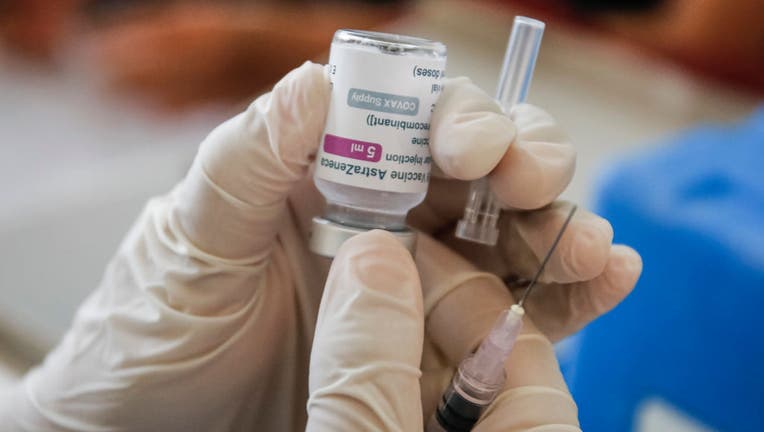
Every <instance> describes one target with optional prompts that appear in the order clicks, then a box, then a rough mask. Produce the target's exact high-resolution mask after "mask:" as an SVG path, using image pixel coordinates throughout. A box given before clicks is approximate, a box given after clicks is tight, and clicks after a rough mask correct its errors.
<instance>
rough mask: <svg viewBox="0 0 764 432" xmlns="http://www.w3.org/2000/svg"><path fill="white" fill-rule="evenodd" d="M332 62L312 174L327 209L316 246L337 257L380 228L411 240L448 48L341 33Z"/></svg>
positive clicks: (316, 230) (317, 229)
mask: <svg viewBox="0 0 764 432" xmlns="http://www.w3.org/2000/svg"><path fill="white" fill-rule="evenodd" d="M328 67H329V75H330V79H331V82H332V93H331V101H330V105H329V112H328V115H327V120H326V127H325V129H324V134H323V136H322V142H321V145H320V146H319V151H318V154H317V156H316V170H315V177H314V181H315V184H316V186H317V187H318V189H319V191H321V193H322V194H323V196H324V197H325V198H326V201H327V209H326V213H325V215H324V217H323V218H318V219H317V220H316V221H315V223H314V233H313V238H312V240H311V246H312V248H313V250H314V251H315V252H317V253H320V254H322V255H328V256H333V255H334V253H333V252H332V251H333V250H335V249H336V248H338V247H339V244H341V243H342V241H344V240H346V239H347V238H348V237H350V236H352V235H354V234H355V233H358V232H363V231H365V230H369V229H376V228H379V229H385V230H388V231H391V232H393V233H399V234H400V236H401V237H403V238H409V237H411V236H412V234H411V233H410V231H408V229H407V228H406V214H407V213H408V211H409V210H410V209H411V208H413V207H415V206H416V205H418V204H419V203H421V202H422V200H424V197H425V195H426V193H427V185H428V183H429V179H430V166H431V164H432V159H431V157H430V150H429V132H430V117H431V114H432V110H433V108H434V106H435V101H436V100H437V98H438V96H439V95H440V92H441V90H442V81H443V79H444V77H445V67H446V47H445V45H443V44H442V43H439V42H434V41H429V40H426V39H420V38H414V37H408V36H400V35H393V34H385V33H376V32H367V31H358V30H338V31H337V32H336V33H335V35H334V39H333V41H332V47H331V52H330V55H329V66H328ZM404 243H405V241H404Z"/></svg>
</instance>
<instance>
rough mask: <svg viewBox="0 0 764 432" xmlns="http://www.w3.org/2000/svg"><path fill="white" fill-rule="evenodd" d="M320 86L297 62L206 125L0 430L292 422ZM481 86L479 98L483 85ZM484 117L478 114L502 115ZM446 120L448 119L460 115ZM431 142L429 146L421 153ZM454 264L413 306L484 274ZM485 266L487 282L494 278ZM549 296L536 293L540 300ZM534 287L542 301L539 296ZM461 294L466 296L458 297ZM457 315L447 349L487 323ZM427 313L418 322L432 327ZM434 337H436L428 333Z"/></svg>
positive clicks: (5, 413) (312, 282)
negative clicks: (188, 160)
mask: <svg viewBox="0 0 764 432" xmlns="http://www.w3.org/2000/svg"><path fill="white" fill-rule="evenodd" d="M328 95H329V84H328V80H327V78H326V76H325V74H324V71H323V68H322V67H320V66H317V65H312V64H306V65H304V66H303V67H301V68H299V69H297V70H296V71H293V72H292V73H290V74H289V75H287V77H285V78H284V79H283V80H282V81H281V82H280V83H279V84H278V85H277V86H276V87H275V88H274V91H273V92H272V93H271V94H269V95H265V96H263V97H261V98H259V99H258V100H257V101H256V102H255V103H253V105H252V106H250V108H249V109H248V110H247V111H246V112H245V113H243V114H241V115H239V116H237V117H235V118H233V119H232V120H230V121H228V122H226V123H224V124H223V125H221V126H220V127H219V128H218V129H216V130H215V131H214V132H213V133H212V134H211V135H210V136H209V137H208V138H207V139H206V140H205V142H204V143H203V144H202V147H201V149H200V152H199V155H198V157H197V159H196V160H195V163H194V166H193V168H192V169H191V171H190V172H189V174H188V176H187V177H186V179H184V181H183V182H182V183H181V184H180V185H179V187H178V188H176V189H175V190H174V191H173V193H171V194H170V195H169V196H167V197H163V198H159V199H156V200H153V201H152V202H150V203H149V205H148V206H147V208H146V209H145V211H144V213H143V214H142V216H141V218H140V219H139V220H138V222H137V223H136V225H135V226H134V227H133V229H132V230H131V231H130V233H129V234H128V236H127V238H126V239H125V241H124V242H123V244H122V245H121V247H120V250H119V251H118V253H117V255H116V257H115V258H114V260H113V261H112V262H111V263H110V265H109V268H108V269H107V272H106V274H105V275H104V279H103V281H102V283H101V285H100V287H99V288H98V289H97V290H96V291H95V292H94V294H93V295H91V297H90V298H89V299H88V300H87V301H86V302H85V303H84V304H83V306H82V307H81V308H80V310H79V311H78V314H77V316H76V318H75V321H74V323H73V325H72V328H71V329H70V330H69V332H68V333H67V335H66V337H65V338H64V340H63V341H62V342H61V344H60V345H59V346H58V347H57V348H56V349H55V350H54V351H53V352H52V353H51V354H50V355H49V356H48V357H47V358H46V361H45V363H44V364H43V365H42V366H41V367H40V368H38V369H36V370H34V371H33V372H31V373H30V374H29V375H27V376H26V377H25V379H24V380H23V382H22V384H21V386H20V387H19V388H18V389H16V390H15V391H14V392H13V393H11V394H10V395H7V396H6V399H5V400H4V401H3V403H0V410H2V414H0V425H1V426H2V429H3V430H17V429H19V430H189V429H191V430H212V431H214V430H251V429H253V428H257V429H258V430H299V429H302V428H303V427H304V425H305V423H306V414H305V409H304V406H305V405H304V403H305V401H306V400H307V396H308V380H307V369H308V353H309V350H310V347H311V345H312V335H313V330H314V323H315V317H316V312H317V308H318V299H319V298H320V294H321V288H322V286H323V282H324V280H325V263H322V262H321V261H320V260H319V259H318V258H316V257H315V256H313V255H311V254H310V253H309V252H308V251H307V247H306V242H305V231H306V227H307V226H308V224H309V219H310V217H311V216H312V215H315V214H318V213H319V212H320V210H321V209H320V207H321V205H322V201H321V199H320V197H319V196H318V195H317V193H316V192H315V189H314V188H313V186H312V183H311V181H310V179H309V178H307V176H306V174H307V172H308V166H309V164H310V163H311V161H312V158H313V156H314V154H315V151H316V147H317V145H318V142H319V139H320V135H321V132H322V129H323V123H324V117H325V114H326V108H327V106H328ZM481 97H482V98H483V101H482V102H483V103H484V102H485V98H486V96H484V95H483V96H481ZM448 106H449V104H444V108H443V109H441V111H442V112H447V109H448ZM439 109H440V108H439ZM483 110H484V107H482V106H480V105H479V104H478V105H476V110H475V113H476V114H479V115H485V113H482V114H481V112H482V111H483ZM494 117H495V118H494V120H491V121H495V119H496V118H499V117H501V116H494ZM489 123H490V122H489ZM497 124H502V125H507V124H509V125H511V122H508V121H505V120H500V121H497ZM435 126H436V125H435V124H433V127H435ZM457 126H458V128H462V129H460V130H461V132H462V133H464V129H463V128H467V129H470V126H469V125H467V124H460V125H457ZM472 128H473V131H477V130H478V129H479V128H478V127H474V126H473V127H472ZM493 130H494V131H499V132H501V131H500V130H498V129H493ZM454 132H455V133H456V132H459V131H458V130H456V129H455V130H454ZM504 132H506V131H504ZM465 136H467V135H466V134H465ZM496 141H506V142H511V141H512V136H510V135H509V134H506V133H505V134H503V135H502V136H499V137H497V138H496ZM463 145H465V146H469V145H471V143H470V142H468V141H465V142H464V143H463ZM505 147H506V146H505ZM512 148H515V146H514V145H513V146H510V148H509V151H508V152H507V153H506V154H510V153H511V152H512ZM439 151H440V150H439V149H438V147H437V146H434V148H433V153H434V154H436V153H437V152H439ZM444 171H446V172H448V169H447V168H444ZM434 186H435V187H437V186H438V185H437V184H434ZM563 187H564V185H563ZM433 192H435V194H436V195H442V194H440V193H438V191H437V190H435V189H433ZM287 195H291V197H290V199H289V200H287ZM444 202H445V201H444ZM437 203H438V201H437V200H435V201H432V203H430V204H428V206H425V207H423V208H425V209H430V210H431V209H432V208H434V205H437ZM461 205H463V202H462V203H461ZM543 213H544V212H543V211H542V212H541V214H543ZM444 215H445V214H444ZM436 216H438V218H432V220H431V221H430V223H432V221H435V222H443V223H446V222H445V221H447V218H443V217H441V216H443V215H436ZM435 219H437V220H435ZM435 225H437V224H433V226H435ZM585 225H586V224H584V225H583V226H584V228H585ZM576 226H577V225H576V224H573V225H572V226H571V228H570V231H569V235H570V236H571V239H572V240H571V241H570V244H571V245H577V244H578V243H579V242H578V241H577V239H580V238H587V237H586V236H583V237H582V236H581V235H580V232H579V228H576ZM535 228H537V229H541V230H542V231H539V232H535V235H536V238H537V239H541V240H543V238H544V233H545V230H546V229H548V228H549V227H546V226H542V225H539V226H536V227H535ZM582 232H583V233H584V234H585V233H586V232H587V231H586V230H585V229H584V230H583V231H582ZM577 233H579V234H577ZM528 238H533V236H529V237H528ZM609 241H610V240H609V239H607V238H606V239H604V240H603V239H602V238H598V239H597V241H595V242H590V244H589V247H588V248H587V247H575V248H573V247H572V246H570V245H569V246H568V248H567V249H566V248H563V247H562V246H561V251H565V250H568V251H570V250H573V249H575V250H576V251H578V256H579V257H582V256H583V255H582V254H584V252H586V254H589V255H592V254H594V255H595V256H599V255H597V250H599V249H603V248H604V249H606V250H608V251H609V250H610V244H609ZM540 243H543V241H540ZM523 251H524V250H520V252H521V253H524V252H523ZM586 254H585V255H586ZM424 255H427V254H426V253H425V254H424ZM563 255H566V256H565V257H563V258H562V260H563V261H565V260H569V257H567V253H564V254H563ZM600 255H602V256H605V257H606V258H607V257H608V256H610V255H612V253H605V254H600ZM419 258H421V259H424V258H426V257H424V256H421V257H419ZM580 261H581V262H588V261H587V260H585V259H581V260H580ZM424 264H426V263H423V264H420V265H424ZM602 267H603V268H605V266H604V264H603V265H602ZM633 270H634V271H636V273H638V269H633ZM634 271H632V273H634ZM465 274H466V276H465V275H462V276H460V277H461V278H462V279H461V280H459V279H449V280H448V281H447V283H445V282H444V283H435V284H434V285H432V289H430V290H428V292H432V293H435V294H431V295H429V296H427V298H430V299H431V300H430V301H429V302H428V301H426V302H425V305H429V306H428V307H427V308H426V310H427V311H428V316H429V318H428V321H432V320H433V319H435V318H436V317H437V316H438V314H437V313H436V312H437V311H438V310H440V309H439V306H438V305H448V304H449V301H447V300H448V299H455V298H459V296H460V295H461V296H464V295H465V294H464V293H465V292H479V291H476V290H479V289H481V287H483V284H476V283H472V282H470V281H473V280H483V278H484V277H485V276H484V275H483V276H477V275H480V273H476V272H474V269H471V270H469V271H467V272H466V273H465ZM606 274H607V269H606V270H605V272H604V273H602V275H606ZM423 277H424V276H423ZM635 278H636V276H634V277H633V278H632V282H633V279H635ZM604 279H608V280H609V279H611V278H609V277H604ZM492 280H493V282H492V284H488V285H486V286H488V287H493V288H491V289H495V288H496V284H497V281H496V280H495V279H492ZM594 280H597V279H596V278H595V279H594ZM628 282H629V281H628V280H627V279H623V280H615V282H613V283H607V284H604V285H603V287H604V288H606V289H605V290H603V291H600V290H597V289H589V290H588V292H589V296H588V299H589V300H591V301H592V302H598V301H599V300H598V299H600V297H603V296H604V297H606V298H608V299H610V298H613V297H614V296H613V293H618V294H619V295H620V296H622V295H625V293H626V292H628V290H630V289H631V285H629V283H628ZM425 285H428V284H425ZM472 285H476V286H472ZM632 285H633V283H632ZM498 286H499V288H501V290H502V291H497V292H496V293H495V296H499V297H485V299H488V300H491V301H490V303H491V305H494V304H495V303H496V302H495V301H493V299H494V298H501V297H500V296H501V294H498V293H502V292H503V293H504V294H503V295H505V297H504V299H505V300H506V291H504V289H503V287H501V284H498ZM587 286H589V285H587ZM461 288H463V289H461ZM458 293H462V294H458ZM555 295H556V294H554V293H553V294H549V296H550V297H549V298H551V299H552V300H553V301H552V302H554V299H555V298H557V297H555ZM468 297H469V296H468ZM537 299H538V301H539V304H544V302H543V301H542V300H543V298H542V296H537ZM436 300H437V301H436ZM469 300H470V301H471V302H478V303H480V302H483V301H484V299H483V298H477V297H475V298H469ZM611 303H612V302H611V301H610V300H608V301H607V302H602V304H604V305H606V306H607V305H611ZM612 304H614V303H612ZM561 305H562V306H566V305H565V304H561ZM462 306H465V309H464V310H470V309H471V304H470V302H464V303H462ZM478 306H479V304H478ZM611 306H612V305H611ZM494 307H496V306H494ZM475 310H481V309H480V307H476V309H475ZM579 310H580V308H573V309H569V308H567V307H563V308H562V312H563V313H561V314H560V316H561V317H563V318H565V319H566V320H567V321H566V322H567V324H566V325H565V326H562V327H560V329H561V331H562V332H565V331H568V332H570V331H573V330H575V329H576V328H577V327H579V326H580V325H582V323H583V322H585V321H586V320H589V319H591V318H592V317H593V316H591V315H590V314H583V315H581V314H579V313H578V311H579ZM600 310H604V309H600ZM571 311H572V312H571ZM463 319H464V320H465V321H466V322H467V325H465V326H464V328H463V329H460V330H464V331H463V332H461V333H454V338H455V339H454V342H455V343H454V346H457V347H462V348H463V347H464V345H465V344H464V343H462V342H464V341H472V342H476V341H479V339H480V338H481V337H482V335H483V334H484V333H482V334H481V332H483V331H484V330H485V331H487V326H481V325H480V323H481V322H483V321H486V322H488V321H492V320H493V317H487V316H484V315H482V314H481V315H480V316H472V315H469V314H465V315H464V316H463ZM470 323H473V324H474V325H470ZM475 323H477V324H475ZM489 325H490V324H489ZM436 328H438V327H437V325H436V326H435V327H432V330H433V331H428V333H431V334H432V335H433V336H436V335H437V334H439V332H438V331H435V330H436ZM443 328H445V327H443ZM433 341H434V342H433V346H435V347H436V348H438V347H439V348H438V349H439V350H441V351H443V350H444V349H445V348H443V346H441V345H442V344H441V343H439V342H437V338H434V339H433ZM426 346H429V343H428V345H426ZM459 350H460V348H456V349H454V351H459ZM426 352H427V350H425V353H426ZM454 357H458V356H454ZM426 358H427V356H425V359H426ZM423 362H424V360H423ZM425 399H426V398H425ZM378 400H379V401H380V403H384V402H383V401H384V398H380V399H378ZM542 420H543V419H542Z"/></svg>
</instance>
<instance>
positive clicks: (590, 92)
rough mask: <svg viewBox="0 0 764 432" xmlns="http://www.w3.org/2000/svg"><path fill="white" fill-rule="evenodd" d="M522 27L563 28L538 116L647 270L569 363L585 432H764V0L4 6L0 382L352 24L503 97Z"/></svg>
mask: <svg viewBox="0 0 764 432" xmlns="http://www.w3.org/2000/svg"><path fill="white" fill-rule="evenodd" d="M516 14H523V15H529V16H532V17H535V18H539V19H542V20H544V21H546V22H547V32H546V34H545V36H544V42H543V45H542V49H541V54H540V58H539V61H538V66H537V69H536V75H535V78H534V81H533V87H532V89H531V93H530V98H529V99H530V102H531V103H535V104H537V105H540V106H542V107H544V108H546V109H547V110H548V111H550V112H551V113H552V114H553V115H554V116H555V117H556V118H557V119H558V120H559V121H560V122H561V123H562V124H563V126H564V128H565V129H566V130H567V131H569V133H570V135H571V136H572V138H573V142H574V143H575V145H576V147H577V149H578V152H579V159H578V170H577V173H576V177H575V178H574V180H573V183H572V184H571V187H570V188H569V190H568V191H566V193H565V195H564V198H566V199H570V200H574V201H578V202H581V203H584V204H587V205H589V206H593V207H594V208H595V209H596V210H598V211H599V212H601V213H602V214H603V215H604V216H606V217H608V218H610V219H611V220H612V222H613V225H614V228H615V232H616V241H618V242H624V243H628V244H630V245H633V246H634V247H635V248H636V249H637V250H638V251H640V253H642V255H643V258H644V265H645V272H644V275H643V278H642V279H641V280H640V282H639V285H638V287H637V289H636V291H635V292H634V294H633V295H632V296H630V297H629V298H628V299H627V300H626V301H625V302H624V303H623V304H622V305H621V306H619V307H618V308H616V309H615V310H614V311H613V312H611V313H610V314H608V315H607V316H605V317H603V318H601V319H600V320H598V321H596V322H595V323H594V324H592V325H591V326H590V327H588V328H587V329H585V330H584V331H583V332H582V333H581V334H579V335H577V336H575V337H573V338H570V339H569V340H567V341H565V342H563V343H562V344H560V346H559V347H558V351H559V357H560V361H561V365H562V368H563V372H564V374H565V376H566V379H567V381H568V384H569V385H570V387H571V390H572V392H573V394H574V396H575V398H576V400H577V402H578V404H579V409H580V415H581V421H582V426H583V428H584V430H587V431H610V432H612V431H629V430H633V431H680V432H681V431H713V430H720V431H721V430H725V431H727V430H728V431H743V430H746V431H747V430H764V410H763V409H762V407H764V395H763V394H762V393H764V392H762V390H761V389H762V388H764V371H763V369H762V367H761V366H762V365H764V337H763V336H762V334H764V318H762V317H761V314H760V312H759V311H760V310H762V307H763V306H764V174H762V172H764V170H762V162H764V109H762V108H757V106H761V103H762V96H763V95H764V72H762V70H764V1H762V0H628V1H627V0H622V1H607V0H535V1H534V0H526V1H521V0H483V1H464V0H463V1H458V0H441V1H437V0H421V1H413V0H412V1H394V0H390V1H383V0H378V1H371V0H368V1H362V0H356V1H320V0H303V1H300V0H291V1H275V0H274V1H257V0H230V1H183V0H176V1H157V0H25V1H22V0H0V386H2V385H12V383H13V382H14V381H16V380H17V379H18V377H19V376H20V375H21V374H23V372H24V371H25V370H26V369H28V368H29V367H30V366H31V365H33V364H34V363H36V362H38V361H39V360H40V359H41V358H42V356H43V355H44V353H45V352H46V351H47V350H48V349H50V348H51V347H52V346H53V345H54V344H55V343H56V341H57V340H58V339H59V338H60V337H61V335H62V334H63V332H64V331H65V330H66V328H67V327H68V325H69V322H70V320H71V317H72V315H73V313H74V311H75V309H76V307H77V305H78V304H79V303H80V302H81V301H82V300H83V299H84V297H85V296H86V295H87V294H88V293H89V292H90V291H91V290H92V289H94V288H95V287H96V285H97V284H98V281H99V279H100V277H101V273H102V271H103V269H104V268H105V265H106V263H107V261H108V260H109V259H110V257H111V255H112V254H113V253H114V251H115V250H116V247H117V245H118V243H119V241H120V239H121V237H122V236H123V235H124V233H125V232H126V231H127V229H128V227H129V226H130V224H131V222H132V221H133V220H134V219H135V217H136V216H137V215H138V213H139V212H140V210H141V208H142V206H143V204H144V203H145V201H146V200H147V199H148V198H149V197H150V196H153V195H157V194H160V193H163V192H166V191H167V190H169V188H170V187H171V186H172V185H173V184H174V183H175V182H177V181H178V180H179V179H180V178H181V177H182V176H183V175H184V173H185V171H186V169H187V168H188V166H189V164H190V162H191V160H192V158H193V156H194V153H195V151H196V147H197V146H198V143H199V142H200V141H201V140H202V139H203V138H204V136H205V135H206V134H207V133H208V132H209V131H210V130H211V129H212V128H213V127H214V126H215V125H216V124H217V123H219V122H220V121H221V120H223V119H225V118H226V117H228V116H230V115H231V114H232V113H235V112H237V111H239V110H241V109H242V108H243V107H245V106H246V105H247V104H248V102H249V101H251V100H252V99H253V97H254V96H256V95H257V94H259V93H261V92H263V91H265V90H267V89H268V88H269V87H270V86H271V85H272V84H273V83H274V82H275V81H276V80H278V78H280V77H281V76H282V75H283V74H285V73H286V72H287V71H289V70H290V69H292V68H293V67H295V66H297V65H299V64H301V63H302V62H303V61H305V60H306V59H312V60H314V61H325V59H326V57H327V54H328V48H329V44H330V41H331V37H332V34H333V32H334V31H335V30H336V29H337V28H359V29H375V30H380V31H387V32H395V33H403V34H409V35H415V36H422V37H427V38H431V39H436V40H439V41H442V42H444V43H445V44H446V45H447V46H448V50H449V54H448V56H449V58H448V73H449V75H450V76H457V75H467V76H470V77H471V78H472V79H473V80H474V81H475V82H476V83H478V84H479V85H480V86H481V87H483V88H484V89H485V90H486V91H488V92H489V93H493V91H494V87H495V83H496V79H497V77H498V73H499V68H500V64H501V60H502V57H503V53H504V48H505V46H506V42H507V37H508V35H509V30H510V27H511V23H512V19H513V17H514V16H515V15H516Z"/></svg>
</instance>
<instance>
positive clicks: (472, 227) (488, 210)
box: [456, 16, 544, 246]
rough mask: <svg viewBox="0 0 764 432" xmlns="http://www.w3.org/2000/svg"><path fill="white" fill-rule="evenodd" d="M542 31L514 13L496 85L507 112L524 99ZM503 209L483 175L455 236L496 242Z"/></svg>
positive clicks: (536, 23)
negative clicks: (500, 214) (513, 20)
mask: <svg viewBox="0 0 764 432" xmlns="http://www.w3.org/2000/svg"><path fill="white" fill-rule="evenodd" d="M543 35H544V23H543V22H541V21H538V20H535V19H533V18H528V17H523V16H518V17H515V22H514V24H513V25H512V33H511V35H510V36H509V43H508V45H507V52H506V53H505V54H504V64H503V65H502V68H501V75H500V76H499V84H498V86H497V87H496V100H497V101H498V102H499V104H501V107H502V109H503V110H504V112H506V113H507V114H509V111H510V110H511V109H512V107H513V106H515V105H517V104H518V103H522V102H525V97H526V96H527V94H528V89H529V88H530V86H531V78H532V77H533V69H534V67H535V66H536V57H537V56H538V52H539V47H540V46H541V37H542V36H543ZM500 211H501V206H500V204H499V202H498V200H497V199H496V197H495V196H494V195H493V193H492V192H491V188H490V187H489V185H488V179H487V178H485V177H483V178H481V179H478V180H475V181H473V182H472V184H471V185H470V192H469V196H468V198H467V205H466V206H465V207H464V217H463V218H462V220H460V221H459V223H458V224H457V225H456V236H457V237H459V238H462V239H465V240H470V241H473V242H477V243H483V244H487V245H491V246H493V245H495V244H496V241H497V240H498V238H499V230H498V228H496V223H497V222H498V220H499V212H500Z"/></svg>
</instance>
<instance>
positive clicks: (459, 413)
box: [427, 205, 578, 432]
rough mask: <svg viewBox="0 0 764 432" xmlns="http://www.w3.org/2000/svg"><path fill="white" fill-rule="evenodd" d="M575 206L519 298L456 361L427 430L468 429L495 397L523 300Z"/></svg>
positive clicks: (519, 327) (519, 322) (518, 328)
mask: <svg viewBox="0 0 764 432" xmlns="http://www.w3.org/2000/svg"><path fill="white" fill-rule="evenodd" d="M577 209H578V207H577V206H575V205H574V206H573V208H571V209H570V213H568V217H567V218H566V219H565V222H564V223H563V225H562V227H561V228H560V231H559V232H558V233H557V236H556V237H555V239H554V242H552V246H551V247H550V248H549V251H547V253H546V255H545V256H544V259H543V260H542V261H541V265H539V268H538V270H537V271H536V274H535V275H534V276H533V279H532V280H531V282H530V284H529V285H528V288H526V289H525V293H523V296H522V297H520V301H518V302H517V303H516V304H514V305H512V306H511V307H510V308H509V309H507V310H505V311H504V312H502V313H501V314H500V315H499V318H498V319H497V320H496V324H495V325H494V327H493V329H491V332H490V333H488V336H486V338H485V339H484V340H483V342H482V343H481V344H480V347H478V349H477V351H475V354H473V355H470V356H469V357H467V358H466V359H464V361H462V363H461V364H460V365H459V368H458V369H457V371H456V373H455V374H454V378H453V380H452V381H451V385H450V386H449V387H448V389H447V390H446V392H445V393H444V394H443V397H442V398H441V402H440V404H439V405H438V408H437V410H436V411H435V414H433V416H432V418H431V419H430V422H429V423H428V425H427V432H443V431H446V432H461V431H469V430H471V429H472V426H473V425H474V424H475V423H476V422H477V421H478V419H479V418H480V415H481V414H482V412H483V411H484V410H485V408H487V407H488V405H490V404H491V402H493V400H494V399H496V396H497V395H498V394H499V392H500V391H501V389H502V386H503V385H504V379H505V376H504V363H505V362H506V360H507V358H508V357H509V354H510V353H511V352H512V348H513V347H514V345H515V341H516V340H517V337H518V335H519V334H520V331H521V330H522V328H523V316H524V315H525V309H523V304H525V300H526V299H527V298H528V295H529V294H530V293H531V290H533V287H535V286H536V282H538V279H539V277H540V276H541V274H542V272H543V271H544V267H546V264H547V262H549V258H550V257H551V256H552V254H553V253H554V250H555V249H556V248H557V244H558V243H559V242H560V239H561V238H562V235H563V233H565V229H566V228H567V227H568V224H569V223H570V220H571V219H572V218H573V215H574V214H575V213H576V210H577Z"/></svg>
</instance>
